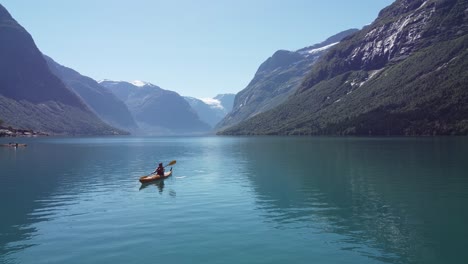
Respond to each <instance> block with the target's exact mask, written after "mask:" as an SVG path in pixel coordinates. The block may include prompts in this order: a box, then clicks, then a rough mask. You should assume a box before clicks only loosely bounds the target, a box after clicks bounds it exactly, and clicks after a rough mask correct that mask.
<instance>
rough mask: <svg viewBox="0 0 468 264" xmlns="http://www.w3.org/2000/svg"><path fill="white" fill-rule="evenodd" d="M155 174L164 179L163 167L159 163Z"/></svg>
mask: <svg viewBox="0 0 468 264" xmlns="http://www.w3.org/2000/svg"><path fill="white" fill-rule="evenodd" d="M156 174H157V175H159V176H161V177H164V167H163V164H162V163H159V166H158V168H157V169H156Z"/></svg>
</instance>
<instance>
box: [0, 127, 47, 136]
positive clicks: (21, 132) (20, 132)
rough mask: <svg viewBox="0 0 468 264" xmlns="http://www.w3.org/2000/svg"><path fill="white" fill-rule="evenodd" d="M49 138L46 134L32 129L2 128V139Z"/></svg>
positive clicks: (0, 129)
mask: <svg viewBox="0 0 468 264" xmlns="http://www.w3.org/2000/svg"><path fill="white" fill-rule="evenodd" d="M39 136H46V137H47V136H49V134H47V133H44V132H38V131H33V130H31V129H16V128H12V127H4V126H0V138H2V137H39Z"/></svg>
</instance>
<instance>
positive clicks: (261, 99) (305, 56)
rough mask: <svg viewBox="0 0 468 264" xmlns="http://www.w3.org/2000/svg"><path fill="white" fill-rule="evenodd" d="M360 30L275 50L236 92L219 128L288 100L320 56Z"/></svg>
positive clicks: (352, 30)
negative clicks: (296, 48)
mask: <svg viewBox="0 0 468 264" xmlns="http://www.w3.org/2000/svg"><path fill="white" fill-rule="evenodd" d="M356 31H357V29H349V30H346V31H343V32H340V33H338V34H336V35H334V36H332V37H330V38H328V39H327V40H325V41H324V42H322V43H319V44H315V45H313V46H309V47H306V48H302V49H300V50H297V51H287V50H279V51H277V52H275V54H273V56H271V57H270V58H268V59H267V60H266V61H265V62H264V63H262V65H260V67H259V68H258V70H257V72H256V73H255V77H254V78H253V80H252V81H251V82H250V83H249V85H247V87H246V88H245V89H244V90H242V91H240V92H239V93H238V94H237V95H236V97H235V100H234V106H233V110H232V111H231V112H230V113H229V114H228V115H227V116H226V117H225V118H224V119H223V120H222V121H221V122H220V123H219V124H218V125H217V130H220V129H225V128H227V127H230V126H233V125H235V124H238V123H239V122H242V121H245V120H247V119H249V118H251V117H253V116H255V115H257V114H259V113H262V112H265V111H267V110H269V109H272V108H274V107H276V106H278V105H280V104H281V103H283V102H284V101H286V99H287V98H288V97H289V96H290V95H291V94H293V93H294V91H295V90H296V89H297V88H298V86H299V85H300V83H301V81H302V80H303V78H304V77H305V76H306V74H307V73H308V72H309V71H310V68H311V67H312V65H313V64H314V63H315V62H316V61H317V59H318V58H320V56H322V55H323V54H324V53H325V52H326V51H327V50H328V49H329V48H331V47H332V46H334V45H336V44H337V43H338V42H340V40H341V39H343V38H344V37H346V36H349V35H350V34H352V33H354V32H356Z"/></svg>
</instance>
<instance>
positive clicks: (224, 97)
mask: <svg viewBox="0 0 468 264" xmlns="http://www.w3.org/2000/svg"><path fill="white" fill-rule="evenodd" d="M235 96H236V95H235V94H218V95H217V96H215V97H214V98H204V99H198V98H194V97H189V96H184V99H185V100H186V101H187V102H188V103H189V104H190V106H191V107H192V108H193V109H194V110H195V112H197V114H198V116H199V117H200V119H201V120H202V121H203V122H205V123H207V124H209V125H210V126H211V127H212V128H213V127H215V126H216V124H218V123H219V121H221V119H223V118H224V117H225V116H226V115H227V114H228V113H229V112H231V110H232V106H233V104H234V97H235Z"/></svg>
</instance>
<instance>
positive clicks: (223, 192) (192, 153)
mask: <svg viewBox="0 0 468 264" xmlns="http://www.w3.org/2000/svg"><path fill="white" fill-rule="evenodd" d="M14 140H16V141H19V142H22V143H27V144H28V147H26V148H18V149H14V148H5V147H2V148H0V174H1V176H0V198H1V200H0V210H1V218H0V263H34V264H38V263H205V264H206V263H468V250H466V248H467V246H468V244H467V239H468V138H466V137H445V138H444V137H435V138H432V137H428V138H354V137H350V138H346V137H141V138H138V137H104V138H54V137H50V138H47V137H46V138H31V139H23V138H18V139H14ZM9 141H12V139H5V138H3V139H0V143H7V142H9ZM171 160H177V164H176V165H174V166H173V172H174V173H173V175H172V176H171V177H170V178H168V179H166V180H164V181H162V182H156V183H154V184H149V185H144V186H142V185H141V184H140V183H139V182H138V178H139V177H140V176H142V175H145V174H148V173H150V172H152V171H154V170H155V168H156V166H157V163H158V162H164V163H165V164H166V163H168V162H169V161H171Z"/></svg>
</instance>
